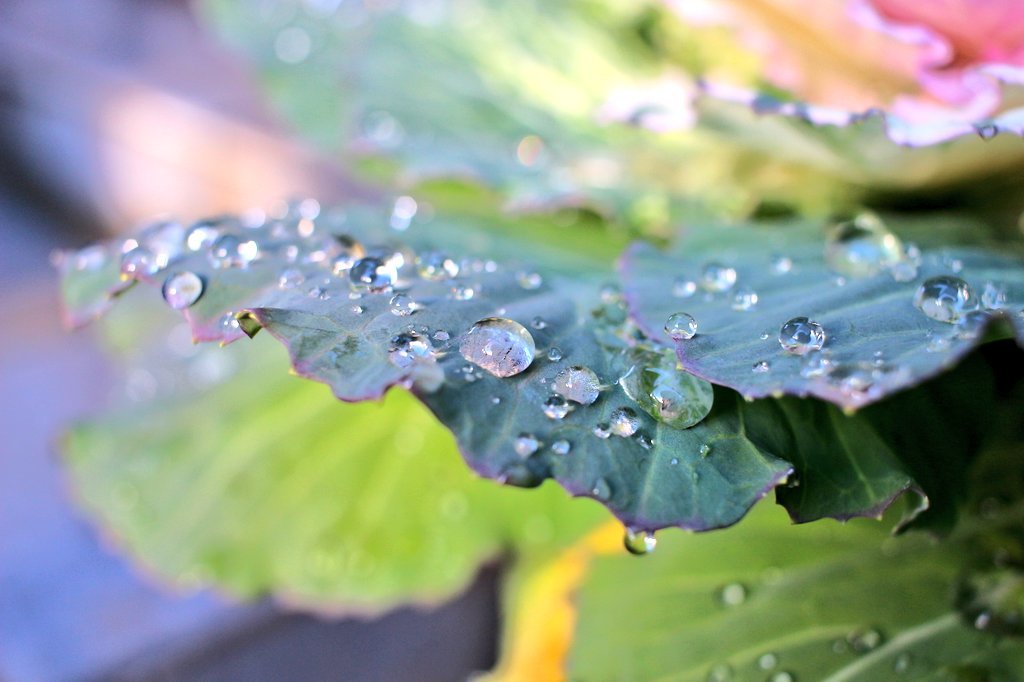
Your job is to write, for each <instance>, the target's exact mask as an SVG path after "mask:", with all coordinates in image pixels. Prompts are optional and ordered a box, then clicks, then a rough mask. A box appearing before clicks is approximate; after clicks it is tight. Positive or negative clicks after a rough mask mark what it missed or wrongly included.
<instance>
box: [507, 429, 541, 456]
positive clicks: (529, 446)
mask: <svg viewBox="0 0 1024 682" xmlns="http://www.w3.org/2000/svg"><path fill="white" fill-rule="evenodd" d="M513 448H514V449H515V451H516V454H517V455H519V456H520V457H529V456H530V455H532V454H533V453H535V452H537V450H538V448H540V441H539V440H537V437H536V436H534V435H533V434H532V433H521V434H519V435H518V436H517V437H516V440H515V442H514V443H513Z"/></svg>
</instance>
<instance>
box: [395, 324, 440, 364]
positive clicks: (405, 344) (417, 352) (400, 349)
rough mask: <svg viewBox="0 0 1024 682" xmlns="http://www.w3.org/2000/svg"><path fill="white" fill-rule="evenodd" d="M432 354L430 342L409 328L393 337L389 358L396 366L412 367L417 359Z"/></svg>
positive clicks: (428, 356)
mask: <svg viewBox="0 0 1024 682" xmlns="http://www.w3.org/2000/svg"><path fill="white" fill-rule="evenodd" d="M432 356H433V350H432V349H431V347H430V343H428V342H427V340H426V339H424V338H423V337H422V336H420V335H419V334H418V333H417V332H415V331H412V330H408V331H404V332H402V333H401V334H396V335H395V336H392V337H391V343H390V345H389V346H388V360H390V361H391V364H393V365H395V366H396V367H402V368H406V367H410V366H412V365H413V364H414V363H415V362H416V361H417V360H419V359H425V358H432Z"/></svg>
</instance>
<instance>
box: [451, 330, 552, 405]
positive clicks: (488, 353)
mask: <svg viewBox="0 0 1024 682" xmlns="http://www.w3.org/2000/svg"><path fill="white" fill-rule="evenodd" d="M459 352H460V353H461V354H462V357H464V358H466V360H468V361H470V362H472V363H473V364H475V365H477V366H478V367H480V368H481V369H483V370H485V371H487V372H489V373H490V374H493V375H494V376H496V377H499V378H505V377H510V376H515V375H516V374H519V373H520V372H523V371H525V370H526V368H528V367H529V366H530V364H531V363H532V362H533V358H534V355H535V354H536V352H537V347H536V344H535V343H534V341H533V336H531V335H530V332H529V331H527V329H526V327H524V326H523V325H521V324H519V323H518V322H515V321H514V320H509V319H506V318H503V317H488V318H484V319H482V320H480V321H479V322H477V323H476V324H474V325H473V326H472V327H471V328H470V329H469V331H468V332H466V335H465V336H463V337H462V341H461V342H460V343H459ZM556 390H557V389H556ZM563 395H564V394H563ZM566 397H570V396H566Z"/></svg>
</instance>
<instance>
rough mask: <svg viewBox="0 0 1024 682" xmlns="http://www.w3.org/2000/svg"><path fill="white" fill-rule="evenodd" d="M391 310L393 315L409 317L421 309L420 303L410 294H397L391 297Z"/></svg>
mask: <svg viewBox="0 0 1024 682" xmlns="http://www.w3.org/2000/svg"><path fill="white" fill-rule="evenodd" d="M389 305H390V310H391V314H392V315H397V316H398V317H409V316H410V315H412V314H413V313H414V312H416V311H417V310H419V309H420V307H421V306H420V304H419V303H417V302H416V301H414V300H412V297H410V296H409V295H408V294H395V295H394V296H392V297H391V302H390V304H389Z"/></svg>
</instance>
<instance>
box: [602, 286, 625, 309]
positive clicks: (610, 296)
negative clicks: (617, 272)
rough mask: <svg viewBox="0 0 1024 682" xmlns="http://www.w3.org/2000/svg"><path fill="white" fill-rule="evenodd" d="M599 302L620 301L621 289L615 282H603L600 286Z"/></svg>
mask: <svg viewBox="0 0 1024 682" xmlns="http://www.w3.org/2000/svg"><path fill="white" fill-rule="evenodd" d="M600 294H601V303H604V304H605V305H612V304H616V303H621V302H622V290H621V289H619V287H618V286H617V285H615V284H605V285H604V286H602V287H601V291H600Z"/></svg>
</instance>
